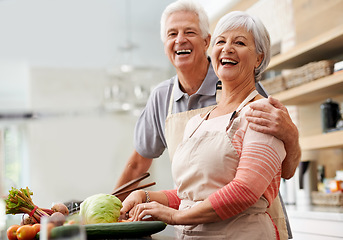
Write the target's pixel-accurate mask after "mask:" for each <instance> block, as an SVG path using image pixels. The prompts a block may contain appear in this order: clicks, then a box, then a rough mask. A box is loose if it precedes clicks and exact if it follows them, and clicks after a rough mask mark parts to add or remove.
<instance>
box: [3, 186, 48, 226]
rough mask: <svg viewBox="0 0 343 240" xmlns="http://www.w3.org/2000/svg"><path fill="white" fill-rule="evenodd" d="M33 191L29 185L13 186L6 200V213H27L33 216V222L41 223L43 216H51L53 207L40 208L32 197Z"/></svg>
mask: <svg viewBox="0 0 343 240" xmlns="http://www.w3.org/2000/svg"><path fill="white" fill-rule="evenodd" d="M31 195H33V192H31V191H30V189H29V188H28V187H26V188H25V189H24V188H21V189H16V188H13V187H12V190H10V191H9V195H8V198H7V200H5V201H6V213H7V214H13V215H14V214H18V213H26V214H28V215H29V217H31V219H30V220H32V221H33V223H39V222H40V219H41V217H44V216H47V217H48V216H50V215H52V214H53V213H54V211H53V210H51V209H46V208H39V207H38V206H36V205H35V204H34V203H33V201H32V198H31Z"/></svg>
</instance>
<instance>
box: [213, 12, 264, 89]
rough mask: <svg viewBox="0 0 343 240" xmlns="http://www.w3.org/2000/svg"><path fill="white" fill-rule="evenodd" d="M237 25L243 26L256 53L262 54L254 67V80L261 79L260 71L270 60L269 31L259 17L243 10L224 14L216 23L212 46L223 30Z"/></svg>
mask: <svg viewBox="0 0 343 240" xmlns="http://www.w3.org/2000/svg"><path fill="white" fill-rule="evenodd" d="M239 27H245V28H246V30H247V31H248V32H250V33H251V34H252V35H253V37H254V40H255V47H256V53H257V54H263V60H262V62H261V64H260V65H259V66H258V67H257V68H256V69H255V81H256V82H257V81H259V80H261V77H262V73H263V72H264V71H265V70H266V68H267V66H268V64H269V62H270V37H269V33H268V31H267V29H266V27H265V26H264V24H263V23H262V22H261V20H260V19H258V18H256V17H254V16H251V15H249V14H248V13H245V12H240V11H233V12H230V13H228V14H226V15H224V16H223V17H222V18H221V19H220V20H219V21H218V23H217V26H216V28H215V29H214V32H213V36H212V43H211V45H212V46H213V44H214V42H215V39H216V38H217V37H218V36H219V35H221V34H223V33H224V32H226V31H228V30H232V29H236V28H239Z"/></svg>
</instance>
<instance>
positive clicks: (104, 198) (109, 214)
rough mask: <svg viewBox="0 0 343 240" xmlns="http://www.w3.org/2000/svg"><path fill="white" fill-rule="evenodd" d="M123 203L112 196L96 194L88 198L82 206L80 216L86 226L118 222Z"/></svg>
mask: <svg viewBox="0 0 343 240" xmlns="http://www.w3.org/2000/svg"><path fill="white" fill-rule="evenodd" d="M122 207H123V205H122V203H121V201H120V200H119V199H118V198H117V197H116V196H113V195H110V194H102V193H100V194H96V195H93V196H90V197H88V198H86V199H85V200H84V201H83V202H82V203H81V205H80V216H81V218H82V222H83V223H84V224H95V223H112V222H118V218H119V216H120V209H121V208H122Z"/></svg>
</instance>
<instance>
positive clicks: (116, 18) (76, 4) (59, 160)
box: [0, 0, 173, 207]
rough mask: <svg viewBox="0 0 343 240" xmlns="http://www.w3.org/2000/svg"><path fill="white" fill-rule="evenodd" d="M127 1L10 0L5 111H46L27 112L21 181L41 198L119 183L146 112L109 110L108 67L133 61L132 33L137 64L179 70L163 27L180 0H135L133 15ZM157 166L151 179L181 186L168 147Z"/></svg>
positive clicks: (2, 49) (43, 201) (4, 33)
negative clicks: (127, 53) (126, 58)
mask: <svg viewBox="0 0 343 240" xmlns="http://www.w3.org/2000/svg"><path fill="white" fill-rule="evenodd" d="M127 2H128V1H121V0H101V1H94V0H59V1H53V0H51V1H45V0H11V1H7V0H4V1H0V32H1V38H0V111H1V112H4V111H7V110H8V109H10V110H18V109H19V110H32V111H35V112H37V113H38V114H39V116H42V118H38V119H34V120H28V121H24V122H20V126H21V127H23V129H24V138H25V139H24V142H25V143H26V150H25V151H26V156H25V159H27V162H26V164H24V165H23V166H22V171H23V174H24V175H25V176H27V177H25V178H24V179H25V181H24V183H23V186H17V187H25V186H28V187H29V188H30V189H31V190H32V191H33V192H34V196H33V199H34V202H35V203H36V204H37V205H39V206H42V207H49V206H50V205H51V204H52V202H58V201H62V202H64V201H69V200H82V199H84V198H85V197H87V196H89V195H91V194H95V193H99V192H105V193H109V192H111V190H112V189H113V187H114V186H115V183H116V181H117V179H118V177H119V174H120V173H121V171H122V169H123V167H124V164H125V163H126V161H127V159H128V158H129V156H130V154H131V153H132V151H133V130H134V125H135V122H136V120H137V115H134V114H131V113H130V112H125V113H123V112H121V113H118V112H114V113H113V112H111V113H108V112H103V111H101V110H102V106H103V102H104V95H103V94H104V89H105V87H106V86H108V85H110V84H112V83H113V82H111V80H110V79H109V76H108V75H107V70H108V69H109V68H113V67H116V66H118V64H121V63H123V59H122V58H123V51H122V48H123V47H124V46H125V44H126V43H127V42H128V36H129V37H130V39H129V40H130V41H132V43H133V44H134V45H135V48H134V49H133V51H132V59H131V63H132V64H133V65H136V66H145V67H154V68H159V69H162V70H163V71H167V72H168V73H167V75H168V76H171V75H172V74H173V71H172V70H170V69H172V68H171V66H170V63H169V61H168V59H167V57H166V56H165V55H164V51H163V44H162V42H161V40H160V35H159V19H160V16H161V13H162V11H163V9H164V8H165V6H166V5H167V4H169V3H170V2H172V1H171V0H170V1H169V0H165V1H157V0H144V1H141V0H132V1H130V9H129V10H130V16H132V18H131V17H128V15H127V13H128V11H127V10H128V9H127V6H128V5H127ZM151 6H154V10H153V11H151ZM128 19H129V20H130V21H131V26H130V28H131V30H132V32H130V34H129V35H128V32H127V31H126V30H127V29H128V25H127V22H126V21H127V20H128ZM142 19H144V21H142ZM9 66H11V68H9ZM164 79H166V77H162V76H161V78H158V79H154V82H155V83H158V82H160V81H162V80H164ZM142 81H144V79H142ZM9 124H16V123H15V122H14V123H13V122H12V123H9ZM2 125H6V123H3V122H2ZM150 172H151V174H152V176H151V178H150V179H149V180H147V181H156V182H157V185H156V186H155V187H153V188H152V189H165V188H171V187H173V184H172V181H171V173H170V163H169V160H168V158H167V157H166V154H165V155H164V156H162V158H161V159H158V160H156V161H154V164H153V166H152V168H151V170H150Z"/></svg>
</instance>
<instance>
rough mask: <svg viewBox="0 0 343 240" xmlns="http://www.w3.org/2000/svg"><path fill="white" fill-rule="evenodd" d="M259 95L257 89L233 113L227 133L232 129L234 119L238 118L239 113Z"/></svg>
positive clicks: (227, 126)
mask: <svg viewBox="0 0 343 240" xmlns="http://www.w3.org/2000/svg"><path fill="white" fill-rule="evenodd" d="M257 94H258V92H257V90H256V89H255V90H254V91H252V92H251V93H250V94H249V95H248V96H247V97H246V98H245V99H244V101H243V102H241V104H240V105H239V106H238V108H237V109H236V110H235V111H234V112H233V113H232V115H231V117H230V119H229V121H228V123H227V125H226V131H227V130H228V129H229V128H230V126H231V124H232V121H233V119H234V118H235V117H236V116H237V113H239V112H240V111H241V110H242V108H243V107H244V106H245V105H246V104H247V103H248V102H250V101H251V100H252V99H254V97H256V96H257Z"/></svg>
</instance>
